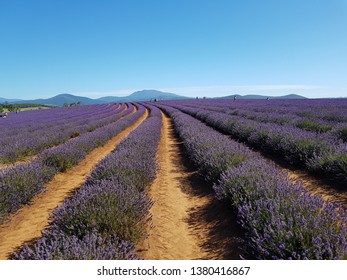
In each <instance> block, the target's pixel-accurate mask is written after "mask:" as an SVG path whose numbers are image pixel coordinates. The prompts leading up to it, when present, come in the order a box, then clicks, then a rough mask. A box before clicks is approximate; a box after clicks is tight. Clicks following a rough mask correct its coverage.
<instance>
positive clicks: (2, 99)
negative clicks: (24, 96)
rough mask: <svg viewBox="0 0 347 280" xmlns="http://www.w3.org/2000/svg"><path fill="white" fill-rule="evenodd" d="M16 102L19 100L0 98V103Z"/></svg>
mask: <svg viewBox="0 0 347 280" xmlns="http://www.w3.org/2000/svg"><path fill="white" fill-rule="evenodd" d="M16 101H20V99H8V98H3V97H0V103H5V102H9V103H10V102H16Z"/></svg>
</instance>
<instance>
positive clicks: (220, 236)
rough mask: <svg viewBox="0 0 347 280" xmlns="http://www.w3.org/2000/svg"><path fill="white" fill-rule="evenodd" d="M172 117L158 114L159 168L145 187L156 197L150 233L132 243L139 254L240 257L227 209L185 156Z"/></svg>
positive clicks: (152, 256)
mask: <svg viewBox="0 0 347 280" xmlns="http://www.w3.org/2000/svg"><path fill="white" fill-rule="evenodd" d="M182 149H183V148H182V144H181V143H179V142H178V141H177V138H176V137H175V135H174V131H173V128H172V122H171V120H170V119H169V118H168V117H166V116H165V115H164V114H163V127H162V138H161V142H160V146H159V149H158V153H157V160H158V164H159V168H160V171H159V173H158V174H157V178H156V180H155V181H154V182H153V184H152V186H151V188H150V196H151V197H152V198H153V200H154V201H155V203H154V205H153V207H152V209H151V213H152V215H153V221H152V222H153V226H152V227H151V228H150V229H149V237H148V238H147V239H146V240H144V242H142V243H141V244H139V245H138V246H137V251H138V254H139V256H140V257H141V258H143V259H155V260H159V259H160V260H169V259H174V260H176V259H177V260H179V259H183V260H187V259H225V258H232V259H238V258H239V253H240V252H239V250H238V248H237V247H238V246H239V245H240V243H239V242H240V238H239V237H238V236H237V231H238V230H239V226H238V225H237V224H236V222H235V219H233V218H232V216H233V215H232V213H230V210H229V208H228V207H227V206H226V205H223V203H221V202H219V201H216V199H215V198H214V195H213V192H212V189H211V186H210V185H208V184H207V183H206V182H204V181H203V180H202V178H201V177H200V176H199V175H198V174H197V172H196V170H195V168H194V167H192V166H191V164H189V162H188V161H187V160H186V159H185V158H184V156H183V152H182Z"/></svg>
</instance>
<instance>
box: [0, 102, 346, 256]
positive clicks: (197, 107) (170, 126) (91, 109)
mask: <svg viewBox="0 0 347 280" xmlns="http://www.w3.org/2000/svg"><path fill="white" fill-rule="evenodd" d="M0 129H1V135H2V137H1V139H0V143H1V150H0V222H1V224H0V258H2V259H5V258H9V259H141V258H143V256H146V257H149V256H151V250H152V251H153V252H154V251H155V252H154V253H153V255H152V256H153V258H157V259H158V258H159V259H160V258H161V257H160V256H161V255H163V256H164V255H165V254H164V253H161V252H160V250H162V252H164V251H168V250H172V255H171V256H172V258H175V256H176V258H178V256H179V258H184V256H185V255H184V252H183V250H190V251H191V252H189V254H188V253H187V256H188V255H189V256H192V255H193V256H194V258H197V259H212V258H213V259H225V258H231V257H228V256H231V255H232V256H236V257H232V258H237V259H299V260H301V259H319V260H321V259H346V258H347V212H346V209H347V199H345V198H346V197H347V101H346V100H345V99H336V100H334V99H321V100H309V99H307V100H271V99H270V100H233V99H197V100H195V99H188V100H184V101H183V100H178V101H158V102H153V101H151V102H141V103H121V104H104V105H90V106H76V107H69V108H54V109H48V110H42V111H41V110H38V111H30V112H20V113H19V114H15V113H11V114H10V115H9V117H8V118H6V119H0ZM164 146H165V147H166V149H164V148H163V147H164ZM174 146H175V147H176V148H177V149H176V150H175V151H178V152H175V154H174V155H172V153H169V151H170V149H174ZM106 148H107V149H106ZM95 155H99V158H98V159H97V158H96V156H95ZM163 158H164V159H165V158H167V161H163V160H160V159H163ZM164 162H165V164H164ZM87 164H89V165H88V168H87V167H86V165H87ZM183 165H185V166H186V167H184V166H183ZM178 166H183V167H184V168H186V169H184V168H182V169H179V170H180V171H179V172H178V171H177V170H178ZM288 168H290V170H297V172H301V173H300V174H305V176H306V177H305V179H304V178H299V179H295V180H294V179H293V178H292V177H291V176H290V174H289V173H288ZM165 170H166V171H167V173H165V172H164V173H163V171H165ZM170 172H171V173H174V172H176V173H175V176H172V177H170V178H168V177H169V174H170ZM76 174H81V175H78V176H80V177H79V179H78V182H74V181H76V180H77V179H76V178H77V175H76ZM163 174H164V175H163ZM165 174H166V175H165ZM59 176H61V177H62V178H64V180H65V181H64V180H63V179H57V178H60V177H59ZM183 177H184V178H188V180H183V179H182V178H183ZM158 178H160V182H159V183H158V182H157V181H156V180H157V179H158ZM196 178H198V179H199V180H200V181H199V180H197V179H196ZM307 178H310V180H312V181H313V182H314V183H313V185H314V184H317V188H318V187H319V186H320V185H321V184H323V182H324V187H325V188H326V189H327V191H329V192H330V193H333V194H335V193H336V197H339V198H340V199H335V198H334V196H329V197H327V196H324V195H321V194H319V193H317V192H315V191H314V186H313V187H312V183H311V187H310V188H308V187H307V181H306V180H307ZM62 182H71V186H70V183H62ZM187 182H189V186H187V185H186V184H188V183H187ZM198 182H200V183H198ZM201 182H204V183H201ZM155 184H156V185H158V184H159V187H160V186H161V185H162V186H163V187H164V186H165V188H168V189H170V188H178V189H177V191H179V192H181V193H182V197H183V196H184V197H185V200H184V201H183V200H182V197H181V196H178V195H177V196H175V194H174V193H171V192H169V191H165V192H164V191H161V193H160V195H161V197H163V196H167V198H168V201H169V202H170V201H172V202H173V203H172V204H165V203H164V202H163V201H161V199H158V198H157V197H158V196H157V194H156V193H155V190H154V189H153V186H154V185H155ZM160 184H161V185H160ZM202 185H204V187H203V186H202ZM67 186H69V187H67ZM64 187H66V188H67V190H66V192H65V194H64V195H58V190H59V189H61V188H64ZM190 188H191V189H190ZM199 188H200V190H199ZM202 188H204V190H202ZM159 192H160V190H159ZM202 192H205V194H206V197H207V196H208V197H209V200H206V201H205V202H202V203H205V204H206V205H200V206H199V207H197V205H196V204H194V203H197V202H196V201H197V197H198V196H200V197H201V196H202ZM52 197H59V200H57V201H58V202H53V204H50V205H54V207H51V206H49V207H48V206H45V205H48V203H47V201H49V200H50V199H51V198H52ZM154 197H155V198H154ZM159 197H160V196H159ZM199 203H200V202H199ZM209 203H211V205H212V204H213V205H214V206H213V207H210V208H208V206H209V205H208V204H209ZM45 207H46V208H45ZM155 207H159V208H158V209H159V210H158V211H159V212H165V213H166V212H167V213H168V214H167V215H166V217H164V216H163V218H160V219H157V217H154V215H156V213H158V212H157V210H155V211H153V209H154V208H155ZM160 207H161V208H160ZM204 207H205V209H211V210H209V211H211V213H208V212H209V211H202V210H203V209H204ZM196 209H198V210H199V209H202V210H201V212H199V213H198V214H199V215H197V212H196V211H197V210H196ZM193 210H194V211H195V212H194V211H193ZM175 211H176V212H175ZM212 211H213V212H212ZM181 212H182V213H181ZM42 213H45V215H46V216H44V215H43V214H42ZM176 213H177V215H178V216H179V215H182V217H183V218H180V219H179V220H180V222H182V223H186V224H187V226H186V228H187V233H183V232H182V230H178V228H179V227H178V226H177V225H176V226H175V225H174V223H172V225H171V223H170V220H172V219H174V217H173V216H175V215H176ZM222 215H225V216H230V217H231V219H234V220H235V224H234V223H232V222H230V223H229V224H225V221H224V223H223V224H222V226H221V223H219V222H217V220H218V219H220V218H219V217H222ZM41 216H42V217H41ZM211 216H212V217H213V218H211ZM180 217H181V216H180ZM207 218H208V219H209V221H208V222H209V223H208V224H207V220H208V219H207ZM36 219H41V220H40V221H41V222H40V224H39V223H38V222H37V220H36ZM161 219H162V220H161ZM213 219H215V220H214V221H213ZM220 220H222V219H220ZM224 220H225V219H224ZM28 223H29V225H28ZM158 223H167V224H168V226H167V227H166V230H165V232H162V233H160V234H157V233H156V234H153V233H152V232H153V228H155V227H157V228H160V227H159V225H158ZM188 225H189V226H188ZM211 225H212V226H211ZM28 226H32V227H35V230H33V233H32V234H28V231H27V227H28ZM25 227H26V229H24V228H25ZM14 228H18V229H20V228H23V231H21V230H18V233H16V234H14V233H13V229H14ZM222 232H223V235H222ZM225 232H226V234H225ZM184 234H186V235H187V236H193V237H192V238H190V239H188V238H186V236H184ZM157 235H160V236H157ZM153 236H154V237H153ZM217 237H218V238H220V239H218V242H217ZM151 238H152V239H151ZM146 240H149V241H146ZM176 240H180V242H182V244H183V246H181V247H180V246H179V245H178V244H177V241H176ZM146 242H148V243H149V242H152V244H148V245H146V244H147V243H146ZM170 242H171V243H170ZM184 242H187V244H185V243H184ZM154 243H155V244H154ZM192 243H194V244H192ZM175 244H176V245H175ZM190 246H191V248H190ZM228 248H231V249H228ZM226 250H231V251H233V252H225V251H226ZM143 251H146V254H144V253H143ZM223 251H224V252H223ZM182 252H183V253H182ZM192 252H193V253H192ZM175 253H177V254H176V255H175ZM178 253H179V254H178ZM229 253H230V254H229ZM158 256H159V257H158ZM163 258H164V257H163Z"/></svg>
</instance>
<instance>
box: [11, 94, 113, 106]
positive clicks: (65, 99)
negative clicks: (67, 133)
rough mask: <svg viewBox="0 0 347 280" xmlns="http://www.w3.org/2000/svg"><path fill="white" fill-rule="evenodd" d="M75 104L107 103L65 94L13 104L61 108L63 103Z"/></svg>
mask: <svg viewBox="0 0 347 280" xmlns="http://www.w3.org/2000/svg"><path fill="white" fill-rule="evenodd" d="M76 102H80V103H81V104H82V105H92V104H101V103H107V102H102V101H101V100H96V99H91V98H88V97H83V96H76V95H72V94H67V93H64V94H59V95H56V96H54V97H51V98H47V99H34V100H21V101H17V102H14V103H17V104H24V103H25V104H44V105H54V106H63V105H64V104H65V103H76Z"/></svg>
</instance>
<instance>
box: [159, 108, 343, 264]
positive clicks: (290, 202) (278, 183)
mask: <svg viewBox="0 0 347 280" xmlns="http://www.w3.org/2000/svg"><path fill="white" fill-rule="evenodd" d="M158 106H159V107H161V108H162V109H164V110H165V111H166V112H167V113H168V114H169V115H170V116H171V117H172V119H173V121H174V126H175V130H176V131H177V132H178V134H179V136H180V138H181V139H182V140H183V142H184V145H185V147H186V150H187V152H188V155H189V157H190V158H191V160H192V161H193V162H194V163H195V164H196V165H197V166H198V167H200V168H201V169H202V172H203V174H205V176H206V178H207V179H209V180H211V181H212V182H213V183H214V189H215V191H216V193H217V195H218V197H219V198H221V199H226V200H228V201H229V202H230V204H231V205H232V206H233V207H234V208H235V209H237V213H238V219H239V221H240V223H241V225H242V227H243V228H244V229H245V231H246V238H247V242H246V243H245V244H248V246H249V247H248V249H249V256H244V257H246V258H257V259H342V258H346V257H347V213H346V212H345V211H344V210H343V209H342V208H341V207H339V205H337V204H332V203H328V202H324V201H323V199H322V198H321V197H319V196H313V195H310V194H309V193H308V192H307V191H306V190H305V189H304V188H303V186H302V185H300V183H293V182H291V181H290V180H289V178H288V176H287V175H286V174H284V173H282V172H281V170H279V169H278V168H276V167H275V166H273V165H272V164H270V163H268V162H267V161H266V160H264V159H263V158H262V157H260V156H259V155H258V154H256V153H254V152H252V151H250V150H249V149H248V148H247V147H246V146H244V145H241V144H240V143H238V142H235V141H233V140H231V139H230V138H228V137H227V136H225V135H222V134H221V133H219V132H217V131H216V130H214V129H212V128H211V127H208V126H206V125H205V124H203V123H201V122H200V121H199V120H197V119H196V118H193V117H191V116H189V115H187V114H184V113H182V112H181V111H179V110H177V109H174V108H172V107H167V106H162V105H158Z"/></svg>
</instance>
